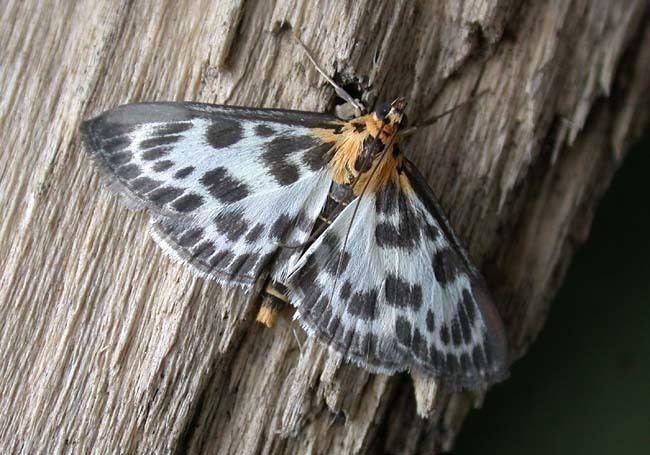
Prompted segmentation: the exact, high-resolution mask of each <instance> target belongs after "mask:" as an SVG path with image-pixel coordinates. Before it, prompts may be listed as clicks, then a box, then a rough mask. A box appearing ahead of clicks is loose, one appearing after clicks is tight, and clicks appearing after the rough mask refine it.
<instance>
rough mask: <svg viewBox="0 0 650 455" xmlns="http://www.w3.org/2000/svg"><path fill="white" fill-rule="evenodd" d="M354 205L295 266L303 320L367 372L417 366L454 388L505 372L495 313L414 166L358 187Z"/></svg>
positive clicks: (292, 285)
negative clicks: (374, 185)
mask: <svg viewBox="0 0 650 455" xmlns="http://www.w3.org/2000/svg"><path fill="white" fill-rule="evenodd" d="M356 204H357V200H355V201H353V202H352V203H351V204H350V205H349V206H348V207H346V208H345V209H344V210H343V211H342V212H341V214H340V215H339V216H338V217H337V218H336V219H335V220H334V222H333V223H332V225H331V226H330V227H329V228H328V229H327V230H326V231H325V232H324V234H323V235H322V236H321V237H320V238H319V239H318V240H317V241H316V242H315V243H314V244H313V245H312V247H311V248H310V249H309V250H307V251H306V253H305V255H304V256H303V257H302V258H301V260H300V262H299V263H298V264H297V265H296V267H295V268H294V269H293V270H292V272H291V275H290V278H289V281H288V287H289V289H290V293H291V302H292V303H293V304H294V305H295V306H296V318H297V319H298V320H300V322H301V324H302V325H303V327H305V329H306V330H307V331H308V332H309V333H312V334H314V335H315V336H316V337H317V338H318V339H320V340H322V341H323V342H325V343H326V344H328V345H330V346H331V347H332V348H333V349H334V350H336V351H338V352H340V353H342V354H343V356H344V357H345V358H346V359H348V360H350V361H353V362H354V363H357V364H359V365H360V366H362V367H364V368H366V369H369V370H370V371H373V372H378V373H387V374H391V373H395V372H397V371H403V370H417V371H423V372H425V373H427V374H431V375H433V376H435V377H437V378H439V379H441V380H442V381H443V382H444V383H446V384H447V385H449V386H451V387H456V388H479V387H482V386H485V385H486V384H489V383H492V382H495V381H498V380H500V379H502V378H503V377H504V376H505V374H506V366H507V365H506V364H507V349H506V339H505V335H504V330H503V326H502V323H501V320H500V318H499V316H498V314H497V312H496V309H495V307H494V305H493V304H492V302H491V299H490V297H489V293H488V291H487V288H486V286H485V285H484V283H483V280H482V278H481V277H480V274H479V273H478V271H477V270H476V269H475V268H474V267H473V266H472V265H471V263H470V262H469V260H468V259H467V255H466V253H465V251H464V249H463V248H462V246H461V245H460V243H459V242H458V240H457V238H456V236H455V235H454V234H453V231H452V230H451V229H450V227H449V225H448V223H447V221H446V219H445V217H444V215H443V214H442V211H440V209H439V207H438V205H437V203H436V202H435V199H434V198H433V195H432V193H431V190H430V189H429V187H428V185H426V182H425V181H424V179H423V178H422V176H421V175H420V174H419V173H418V171H417V170H416V169H415V168H414V167H413V165H412V164H411V163H409V162H407V163H406V166H405V174H403V175H402V176H401V179H400V185H399V187H398V185H396V184H391V183H389V184H387V185H385V186H383V187H382V188H380V189H379V190H378V191H377V192H376V193H366V194H364V195H363V196H362V197H361V199H360V200H359V201H358V204H359V205H358V208H357V213H356V215H355V218H354V221H353V222H352V224H350V222H351V219H352V216H353V212H354V210H355V205H356ZM348 230H349V234H348V241H347V245H346V247H345V250H343V244H344V239H345V236H346V233H347V232H348Z"/></svg>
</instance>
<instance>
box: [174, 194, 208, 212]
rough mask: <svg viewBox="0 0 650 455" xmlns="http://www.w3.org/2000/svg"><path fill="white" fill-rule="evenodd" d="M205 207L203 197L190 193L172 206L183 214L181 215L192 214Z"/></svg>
mask: <svg viewBox="0 0 650 455" xmlns="http://www.w3.org/2000/svg"><path fill="white" fill-rule="evenodd" d="M202 205H203V196H200V195H198V194H194V193H190V194H186V195H184V196H182V197H180V198H178V199H177V200H176V201H174V203H173V204H172V207H173V208H174V210H176V211H178V212H181V213H187V212H191V211H193V210H196V209H197V208H199V207H201V206H202Z"/></svg>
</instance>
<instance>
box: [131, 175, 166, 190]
mask: <svg viewBox="0 0 650 455" xmlns="http://www.w3.org/2000/svg"><path fill="white" fill-rule="evenodd" d="M162 183H163V182H161V181H159V180H154V179H152V178H149V177H144V176H143V177H138V178H137V179H135V180H134V181H133V182H132V183H131V189H132V190H133V191H135V192H136V193H141V194H144V193H148V192H149V191H151V190H153V189H155V188H158V187H159V186H160V185H162Z"/></svg>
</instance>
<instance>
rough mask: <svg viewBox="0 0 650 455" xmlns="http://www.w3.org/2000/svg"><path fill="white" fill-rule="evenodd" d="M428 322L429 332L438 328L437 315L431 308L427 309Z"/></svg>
mask: <svg viewBox="0 0 650 455" xmlns="http://www.w3.org/2000/svg"><path fill="white" fill-rule="evenodd" d="M426 324H427V330H428V331H429V332H431V333H433V331H434V330H435V328H436V319H435V316H434V314H433V311H431V310H427V319H426Z"/></svg>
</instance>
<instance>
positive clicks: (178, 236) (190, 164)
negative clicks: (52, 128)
mask: <svg viewBox="0 0 650 455" xmlns="http://www.w3.org/2000/svg"><path fill="white" fill-rule="evenodd" d="M338 125H339V123H338V121H337V120H336V119H334V118H333V117H331V116H328V115H325V114H314V113H308V112H299V111H284V110H270V109H269V110H267V109H248V108H240V107H232V106H217V105H208V104H198V103H143V104H130V105H124V106H120V107H118V108H116V109H114V110H111V111H108V112H105V113H104V114H102V115H100V116H99V117H97V118H94V119H92V120H89V121H87V122H84V123H83V125H82V128H81V131H82V135H83V139H84V142H85V145H86V149H87V150H88V152H89V154H90V155H91V157H92V158H93V160H94V162H95V163H96V164H98V166H99V167H100V168H101V169H102V170H103V171H104V175H105V176H106V177H107V178H108V181H109V184H110V186H111V187H112V188H113V189H114V190H116V191H118V192H119V193H121V194H122V195H124V196H126V198H127V199H128V200H129V201H130V202H131V204H132V205H134V206H136V207H145V208H147V209H149V210H150V211H151V212H152V214H153V218H152V234H153V236H154V238H155V239H156V241H157V242H158V243H160V244H161V245H162V247H163V248H164V249H165V251H167V252H168V253H169V254H171V255H173V256H174V257H176V258H179V259H181V260H183V261H185V262H187V263H189V264H191V266H192V267H193V269H194V271H196V272H198V273H199V274H201V275H202V276H205V277H208V278H212V279H215V280H218V281H221V282H223V283H227V284H230V283H235V284H239V285H242V286H244V287H250V286H251V285H252V284H253V283H254V282H255V280H256V279H257V277H258V276H259V274H260V272H261V271H262V270H263V269H265V268H267V266H269V265H270V264H274V265H273V269H272V270H271V272H272V275H273V276H274V277H282V276H284V275H286V270H287V268H288V267H289V264H291V263H292V262H295V261H296V260H297V257H298V254H299V250H297V249H292V250H290V251H289V252H286V250H285V253H284V254H282V255H280V256H282V257H278V253H279V250H280V248H279V244H287V243H288V244H293V243H300V242H304V241H305V240H306V239H307V237H308V236H309V233H310V232H311V230H312V227H313V225H314V222H315V219H316V218H317V216H318V214H319V212H320V210H321V207H322V206H323V204H324V201H325V199H326V197H327V192H328V189H329V185H330V177H329V173H328V171H327V166H326V164H327V160H328V150H329V147H330V146H329V145H328V144H324V143H323V142H322V140H321V139H319V138H317V137H315V136H314V135H313V134H311V133H310V131H311V128H314V127H319V128H335V127H336V126H338Z"/></svg>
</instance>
